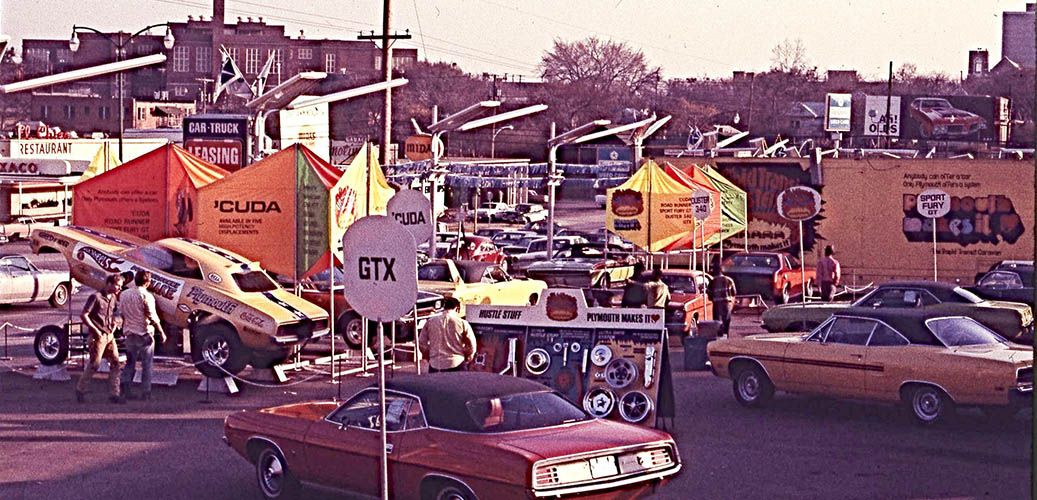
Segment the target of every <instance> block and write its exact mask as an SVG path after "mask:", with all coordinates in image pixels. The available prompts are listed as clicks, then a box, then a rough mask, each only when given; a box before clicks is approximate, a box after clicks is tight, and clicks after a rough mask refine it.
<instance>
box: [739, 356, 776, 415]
mask: <svg viewBox="0 0 1037 500" xmlns="http://www.w3.org/2000/svg"><path fill="white" fill-rule="evenodd" d="M734 393H735V399H736V400H737V401H738V403H739V404H741V405H742V406H745V407H747V408H753V407H758V406H763V405H765V404H767V403H768V402H770V400H771V399H773V398H774V384H773V383H772V382H771V379H770V378H768V377H767V374H766V373H764V371H763V369H762V368H760V367H759V366H756V365H752V366H748V367H746V368H742V369H740V370H738V371H737V372H736V373H735V376H734Z"/></svg>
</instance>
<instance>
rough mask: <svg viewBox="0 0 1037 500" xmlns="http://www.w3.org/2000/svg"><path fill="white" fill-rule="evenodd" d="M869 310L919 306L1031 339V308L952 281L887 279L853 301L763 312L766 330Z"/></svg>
mask: <svg viewBox="0 0 1037 500" xmlns="http://www.w3.org/2000/svg"><path fill="white" fill-rule="evenodd" d="M869 309H898V310H905V309H919V310H924V311H930V312H941V313H944V314H954V315H960V316H967V317H970V318H972V319H975V320H976V321H979V322H980V323H983V324H984V325H985V326H986V327H987V328H990V329H992V330H994V331H995V332H997V333H998V335H1001V336H1002V337H1005V338H1007V339H1010V340H1012V341H1014V342H1019V343H1024V344H1030V343H1032V342H1033V311H1032V310H1030V308H1029V307H1028V306H1027V305H1025V304H1020V303H1017V302H1002V301H990V300H984V299H981V298H980V297H977V296H976V294H974V293H972V292H970V291H968V290H965V289H964V288H962V287H959V286H957V285H954V284H952V283H940V282H936V281H890V282H887V283H883V284H881V285H879V286H878V287H876V288H875V290H874V291H872V292H871V293H869V294H868V295H865V296H864V297H862V298H861V299H860V300H858V301H857V302H854V303H853V304H847V303H841V304H840V303H826V302H808V303H806V304H786V305H783V306H777V307H772V308H770V309H768V310H766V311H764V312H763V316H762V319H763V327H764V328H765V329H766V330H767V331H769V332H783V331H802V330H810V329H812V328H814V327H816V326H817V325H820V324H821V323H823V322H824V321H825V320H826V319H828V317H829V316H831V315H832V314H835V313H837V312H849V313H857V312H861V311H865V310H869Z"/></svg>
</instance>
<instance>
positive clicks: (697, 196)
mask: <svg viewBox="0 0 1037 500" xmlns="http://www.w3.org/2000/svg"><path fill="white" fill-rule="evenodd" d="M713 207H714V205H713V197H712V196H710V195H709V191H706V190H705V189H701V188H699V189H696V190H695V191H693V192H692V193H691V214H692V215H694V216H695V219H696V220H698V221H699V223H698V228H699V229H701V232H702V241H701V245H702V246H701V247H699V249H700V250H702V267H703V269H705V267H706V253H705V250H706V219H707V218H709V214H711V213H713ZM693 236H694V235H693ZM692 240H694V238H692ZM692 246H693V247H694V246H695V245H692ZM692 253H694V252H692ZM692 267H694V263H693V264H692Z"/></svg>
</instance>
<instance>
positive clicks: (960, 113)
mask: <svg viewBox="0 0 1037 500" xmlns="http://www.w3.org/2000/svg"><path fill="white" fill-rule="evenodd" d="M926 114H927V115H929V116H931V117H934V118H943V119H946V120H950V119H951V118H952V117H953V118H954V119H955V120H961V119H968V118H978V117H979V116H978V115H976V114H973V113H970V112H968V111H965V110H963V109H957V108H937V109H930V110H929V111H927V112H926Z"/></svg>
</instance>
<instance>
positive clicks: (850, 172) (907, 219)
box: [753, 158, 1034, 286]
mask: <svg viewBox="0 0 1037 500" xmlns="http://www.w3.org/2000/svg"><path fill="white" fill-rule="evenodd" d="M822 168H823V177H824V179H825V187H824V194H825V202H824V205H823V208H822V210H821V216H820V217H819V219H820V224H819V228H818V233H819V235H821V236H822V237H823V238H824V239H825V240H826V242H827V243H831V244H833V245H834V246H835V248H836V249H837V251H839V260H840V261H841V263H842V265H843V282H844V283H847V284H848V285H851V286H852V283H853V281H852V276H854V275H855V276H856V277H857V278H858V281H857V282H858V284H861V283H867V282H868V281H873V280H874V281H877V282H883V281H886V280H889V279H891V278H900V279H904V278H931V277H932V265H933V226H932V224H934V223H935V224H936V240H937V244H936V252H937V257H938V260H939V268H940V278H941V279H942V280H946V281H953V280H954V279H955V278H958V279H961V280H962V282H964V283H971V280H972V279H973V277H974V276H975V274H976V273H977V272H980V271H985V270H986V269H988V268H989V267H990V265H991V264H993V263H995V262H998V261H1000V260H1003V259H1023V260H1032V259H1033V256H1034V240H1033V229H1034V196H1033V181H1034V165H1033V163H1027V162H1020V161H1009V160H969V161H961V160H946V159H932V160H897V159H892V158H891V159H888V160H886V159H877V158H869V159H868V160H866V161H858V160H851V159H839V158H837V159H825V161H824V163H823V164H822ZM931 189H939V190H941V191H943V192H946V193H947V194H948V195H949V196H950V210H949V211H948V212H947V213H946V214H945V215H943V216H941V217H937V218H928V217H925V214H923V213H920V211H919V209H920V208H923V207H921V206H920V203H924V201H925V200H924V199H923V198H922V197H920V195H921V194H922V193H923V192H925V191H927V190H931ZM753 216H754V217H756V214H753Z"/></svg>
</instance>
